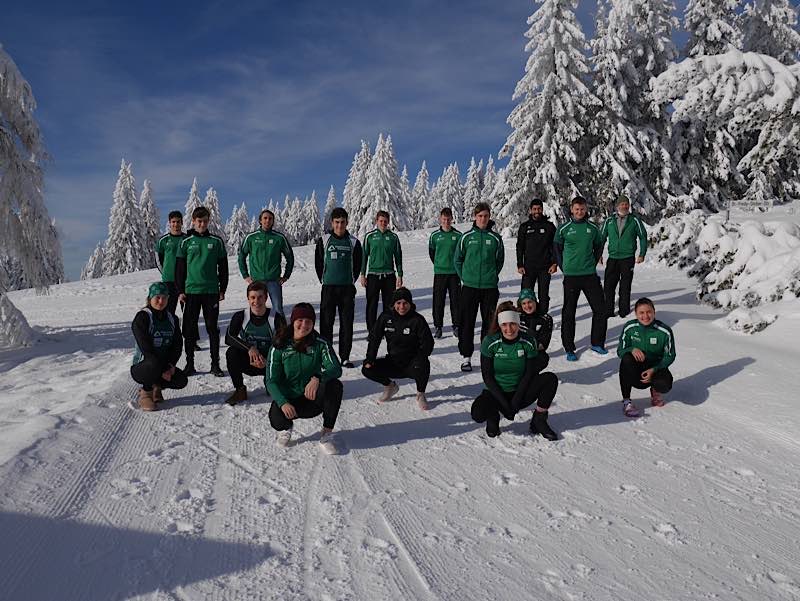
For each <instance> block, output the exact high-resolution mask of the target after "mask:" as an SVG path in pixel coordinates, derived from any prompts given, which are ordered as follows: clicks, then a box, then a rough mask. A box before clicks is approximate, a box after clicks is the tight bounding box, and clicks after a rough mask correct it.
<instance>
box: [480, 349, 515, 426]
mask: <svg viewBox="0 0 800 601" xmlns="http://www.w3.org/2000/svg"><path fill="white" fill-rule="evenodd" d="M481 376H483V383H484V384H485V385H486V389H487V390H488V391H489V392H490V393H491V394H492V396H493V397H494V399H495V400H496V401H497V402H498V404H499V405H500V407H502V408H504V409H510V407H508V401H506V396H505V394H503V389H502V388H500V384H498V383H497V380H496V379H495V377H494V361H492V359H491V358H490V357H486V356H484V355H481ZM503 413H506V411H503Z"/></svg>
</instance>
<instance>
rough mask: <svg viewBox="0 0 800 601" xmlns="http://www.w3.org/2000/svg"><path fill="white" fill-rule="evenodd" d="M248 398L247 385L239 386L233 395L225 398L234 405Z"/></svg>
mask: <svg viewBox="0 0 800 601" xmlns="http://www.w3.org/2000/svg"><path fill="white" fill-rule="evenodd" d="M246 400H247V386H239V387H238V388H237V389H236V390H234V391H233V393H231V395H230V396H229V397H228V398H227V399H225V402H226V403H228V405H230V406H231V407H233V406H234V405H235V404H236V403H241V402H242V401H246Z"/></svg>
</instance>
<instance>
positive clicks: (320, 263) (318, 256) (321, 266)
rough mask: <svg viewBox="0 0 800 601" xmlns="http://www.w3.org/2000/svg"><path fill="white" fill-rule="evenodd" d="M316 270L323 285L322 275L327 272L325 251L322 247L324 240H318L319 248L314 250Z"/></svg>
mask: <svg viewBox="0 0 800 601" xmlns="http://www.w3.org/2000/svg"><path fill="white" fill-rule="evenodd" d="M314 269H315V270H316V272H317V279H318V280H319V282H320V284H321V283H322V274H323V272H324V270H325V249H324V248H323V246H322V238H318V239H317V246H316V247H315V248H314Z"/></svg>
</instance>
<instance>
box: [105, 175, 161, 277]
mask: <svg viewBox="0 0 800 601" xmlns="http://www.w3.org/2000/svg"><path fill="white" fill-rule="evenodd" d="M147 244H148V237H147V231H146V230H145V223H144V220H143V219H142V216H141V214H140V211H139V203H138V202H137V200H136V182H135V181H134V179H133V172H132V170H131V164H130V163H126V162H125V159H122V164H121V165H120V168H119V176H118V178H117V184H116V186H115V188H114V204H113V205H112V206H111V214H110V216H109V218H108V238H107V239H106V243H105V245H104V247H105V250H104V253H103V275H104V276H107V275H117V274H120V273H131V272H134V271H139V270H141V269H146V266H147V264H148V260H147V254H148V251H149V252H154V249H153V248H150V249H148V248H147Z"/></svg>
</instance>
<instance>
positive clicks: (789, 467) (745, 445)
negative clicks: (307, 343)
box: [0, 230, 800, 601]
mask: <svg viewBox="0 0 800 601" xmlns="http://www.w3.org/2000/svg"><path fill="white" fill-rule="evenodd" d="M429 231H430V230H427V231H413V232H405V233H401V234H400V238H401V241H402V243H403V251H404V252H403V256H404V266H405V282H406V284H407V285H408V286H409V287H410V288H411V289H412V290H413V291H414V298H415V301H416V303H417V306H418V308H419V310H420V311H421V312H422V313H423V314H424V315H425V316H427V317H428V318H429V319H430V314H431V284H432V269H431V265H430V261H429V259H428V253H427V238H428V232H429ZM514 244H515V240H513V239H509V240H506V265H505V268H504V270H503V273H502V281H501V299H506V298H509V299H511V298H515V295H516V293H517V291H518V289H519V279H518V276H517V274H516V264H515V263H516V262H515V253H514ZM296 260H297V264H296V268H295V271H294V274H293V276H292V279H291V280H290V282H289V283H288V284H287V287H286V290H285V292H284V299H285V302H286V303H287V305H288V306H291V305H292V304H293V303H295V302H298V301H301V300H309V301H312V302H314V303H315V305H317V304H318V301H319V285H318V283H317V280H316V276H315V274H314V269H313V248H312V247H303V248H300V249H297V250H296ZM230 267H231V274H232V276H231V285H230V288H229V290H228V294H227V297H226V300H225V301H224V302H223V304H222V322H223V326H222V327H223V328H224V327H225V325H226V323H227V321H228V319H229V318H230V315H231V314H232V313H233V312H234V311H236V310H238V309H240V308H242V307H243V306H244V304H245V303H244V289H245V286H244V283H243V281H242V280H241V278H240V277H239V276H238V270H237V269H236V265H235V259H234V258H231V263H230ZM157 278H158V273H157V272H156V271H155V270H151V271H146V272H139V273H134V274H128V275H120V276H113V277H106V278H102V279H95V280H88V281H83V282H72V283H68V284H63V285H59V286H54V287H53V288H51V292H50V294H49V295H47V296H36V295H35V294H34V293H33V292H32V291H27V290H26V291H18V292H14V293H12V294H11V295H10V296H11V298H12V300H13V302H14V303H15V304H16V305H17V306H18V307H19V308H20V309H21V310H22V311H23V312H24V313H25V316H26V317H27V319H28V320H29V321H30V323H31V325H32V326H34V327H36V328H37V329H38V330H39V332H40V334H41V337H42V338H43V341H42V342H41V343H39V344H37V345H36V346H33V347H32V348H26V349H21V350H13V351H9V350H5V351H0V392H2V394H0V409H1V410H2V411H0V532H2V537H0V598H3V599H20V600H23V599H24V600H45V599H58V600H60V601H70V600H80V601H86V600H92V599H97V600H108V599H154V600H156V599H157V600H168V599H169V600H181V601H183V600H186V599H281V600H293V599H297V600H304V599H324V600H334V599H337V600H368V601H374V600H380V599H386V600H399V599H409V600H415V601H416V600H423V599H424V600H428V599H430V600H433V599H441V600H454V601H456V600H458V601H463V600H468V599H469V600H471V599H476V600H478V599H480V600H484V599H497V600H502V601H520V600H523V599H539V600H544V599H554V600H555V599H586V600H589V599H603V600H605V599H608V600H612V599H613V600H636V601H641V600H649V599H670V600H673V599H674V600H677V599H682V600H683V599H697V600H700V599H713V598H716V599H748V600H754V601H755V600H759V601H760V600H763V599H797V598H798V596H800V575H798V570H797V566H798V565H800V548H799V547H798V545H797V541H798V540H800V519H798V518H800V506H799V505H798V496H799V495H800V485H799V484H798V483H800V462H799V461H798V457H800V439H798V436H797V432H798V431H800V406H798V403H797V398H798V395H797V385H796V383H795V382H794V379H795V378H794V375H795V373H796V371H797V366H798V365H800V349H798V347H797V344H796V343H795V341H796V340H798V338H800V308H798V301H797V300H796V299H795V300H794V301H784V302H785V305H783V308H784V310H783V312H782V314H781V316H780V318H779V320H778V321H777V322H776V323H775V324H774V325H773V326H771V327H769V328H767V329H766V330H764V331H763V332H759V333H758V334H755V335H753V336H745V335H742V334H737V333H734V332H731V331H729V330H728V329H726V328H723V327H719V321H720V319H721V318H722V317H723V315H724V314H723V313H722V312H721V311H719V310H715V309H712V308H710V307H708V306H704V305H699V304H697V302H696V300H695V299H696V297H695V286H696V282H695V281H693V280H691V279H689V278H688V277H687V276H686V275H685V274H684V273H683V272H680V271H678V270H677V269H675V268H674V267H666V266H664V265H663V264H659V263H657V262H655V261H653V260H651V259H650V258H648V260H647V261H645V263H643V264H642V265H640V266H637V267H636V275H635V279H634V298H636V297H638V296H642V295H647V296H649V297H651V298H652V299H653V300H654V301H655V303H656V307H657V311H658V317H659V318H660V319H662V320H663V321H665V322H666V323H668V324H670V325H672V327H673V329H674V333H675V337H676V341H677V361H676V363H675V365H674V374H675V379H676V383H675V388H674V390H673V391H672V392H671V393H670V394H669V395H667V398H668V403H667V405H666V406H665V407H663V408H661V409H651V408H650V407H649V403H645V396H646V391H642V392H639V393H638V396H635V397H634V400H635V401H636V402H637V403H638V404H639V406H640V407H646V408H645V411H644V417H642V418H640V419H637V420H630V419H627V418H625V417H624V416H623V414H622V411H621V407H620V403H619V386H618V381H617V376H616V369H617V365H618V360H617V359H616V355H615V354H614V350H615V348H616V340H617V337H618V335H619V333H620V330H621V327H622V324H623V321H622V320H621V319H618V318H614V319H612V320H610V322H609V334H608V347H609V349H610V350H611V353H610V354H609V355H608V356H606V357H599V356H594V355H593V354H592V353H591V352H588V351H587V347H588V343H589V341H588V336H589V315H588V307H587V306H586V304H585V302H583V303H582V304H581V305H580V306H579V311H578V324H577V342H578V350H579V353H580V359H579V361H578V362H577V363H567V362H566V360H565V358H564V353H563V350H562V349H561V344H560V337H559V332H558V331H556V332H555V333H554V337H553V344H552V345H551V348H550V351H551V361H550V366H549V370H551V371H553V372H555V373H556V374H557V375H558V377H559V379H560V382H561V383H560V386H559V389H558V394H557V396H556V400H555V403H554V406H553V408H552V410H551V417H550V423H551V425H552V426H553V427H554V428H555V429H556V430H557V431H559V432H560V433H561V434H562V436H563V439H562V440H560V441H558V442H556V443H548V442H546V441H544V440H542V439H541V438H533V437H531V436H530V435H529V434H528V425H527V420H529V418H530V411H523V412H522V414H521V415H519V416H517V421H516V422H515V423H514V424H508V423H507V422H504V423H503V424H502V428H503V433H502V435H501V436H500V437H498V438H497V439H489V438H487V437H486V435H485V432H484V430H483V427H482V426H480V425H478V424H475V423H473V422H472V421H471V419H470V416H469V407H470V403H471V402H472V399H473V398H474V397H475V396H476V395H477V394H478V393H479V391H480V390H481V379H480V374H479V373H477V372H473V373H471V374H462V373H461V372H460V371H459V369H458V367H459V363H460V360H459V356H458V352H457V350H456V344H455V340H454V339H453V338H452V336H451V335H450V334H449V328H445V330H446V337H445V338H444V339H442V340H438V341H437V342H436V348H435V350H434V354H433V356H432V375H431V382H430V385H429V388H428V391H429V401H430V404H431V407H432V408H431V410H430V411H429V412H427V413H423V412H421V411H420V410H418V409H417V407H416V404H415V403H414V395H413V389H414V387H413V384H412V383H411V382H410V381H402V383H401V393H400V394H399V395H398V397H397V399H396V400H393V401H392V402H390V403H388V404H386V405H381V406H379V405H377V404H376V399H377V397H378V395H379V393H380V390H379V388H380V387H379V386H378V385H375V384H373V383H371V382H368V381H366V380H365V379H364V378H363V377H361V375H360V372H359V371H358V370H350V371H347V372H346V373H345V375H344V377H343V380H344V385H345V400H344V402H343V404H342V410H341V413H340V418H339V421H338V423H337V430H338V431H339V432H340V436H341V440H342V442H343V443H344V444H345V445H346V449H345V452H344V454H342V455H340V456H326V455H322V454H320V452H319V449H318V445H317V442H316V441H317V432H318V428H319V423H318V422H317V421H315V420H311V421H303V422H301V423H299V424H298V427H297V428H296V430H297V431H298V438H299V440H298V441H297V443H296V444H293V445H292V446H291V447H290V448H289V449H286V450H284V449H280V448H278V447H276V445H275V442H274V433H273V431H272V430H271V428H270V426H269V421H268V419H267V411H268V409H269V399H268V398H267V397H266V396H265V394H264V391H263V383H262V382H260V381H258V380H257V379H248V380H246V382H247V383H248V385H249V388H250V389H251V395H250V400H249V401H247V402H245V403H244V404H242V405H240V406H236V407H233V408H231V407H228V406H226V405H224V403H223V398H224V396H225V395H226V393H228V392H229V390H230V381H229V379H228V378H224V379H220V378H214V377H212V376H210V375H209V374H207V373H202V374H200V375H198V376H195V377H193V378H191V380H190V384H189V386H188V387H187V388H186V389H185V390H183V391H180V392H179V393H175V392H172V391H167V401H166V403H165V406H164V408H163V410H161V411H158V412H156V413H153V414H144V413H141V412H138V411H133V410H131V409H130V408H129V407H128V406H127V401H128V400H129V399H130V398H132V396H133V394H134V391H135V386H134V385H133V383H132V382H131V380H130V378H129V375H128V369H129V366H130V361H131V356H132V350H131V349H132V346H133V340H132V335H131V332H130V321H131V319H132V318H133V315H134V314H135V312H136V310H137V309H138V308H140V307H141V306H142V305H143V304H144V298H145V294H146V287H147V284H148V283H149V282H151V281H153V280H155V279H157ZM551 296H552V297H553V298H552V302H551V307H553V311H552V314H553V317H554V319H555V321H556V322H557V323H558V322H559V321H560V308H561V298H562V294H561V276H560V275H559V276H556V277H555V278H554V280H553V283H552V286H551ZM446 319H447V317H446ZM446 323H447V322H446ZM448 325H449V324H448ZM201 338H203V340H202V341H201V345H202V346H203V347H204V350H203V351H201V352H199V353H198V355H197V359H198V368H199V369H200V370H201V371H205V370H207V369H208V367H209V359H208V351H207V345H206V341H205V333H204V332H203V330H202V327H201ZM476 340H477V336H476ZM365 350H366V331H365V325H364V292H363V289H361V288H360V287H359V294H358V300H357V307H356V324H355V341H354V352H353V358H354V359H357V360H358V361H357V366H358V367H360V363H361V361H360V359H361V358H363V355H364V352H365ZM476 358H477V357H476ZM181 363H182V362H181ZM792 566H795V567H792Z"/></svg>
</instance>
